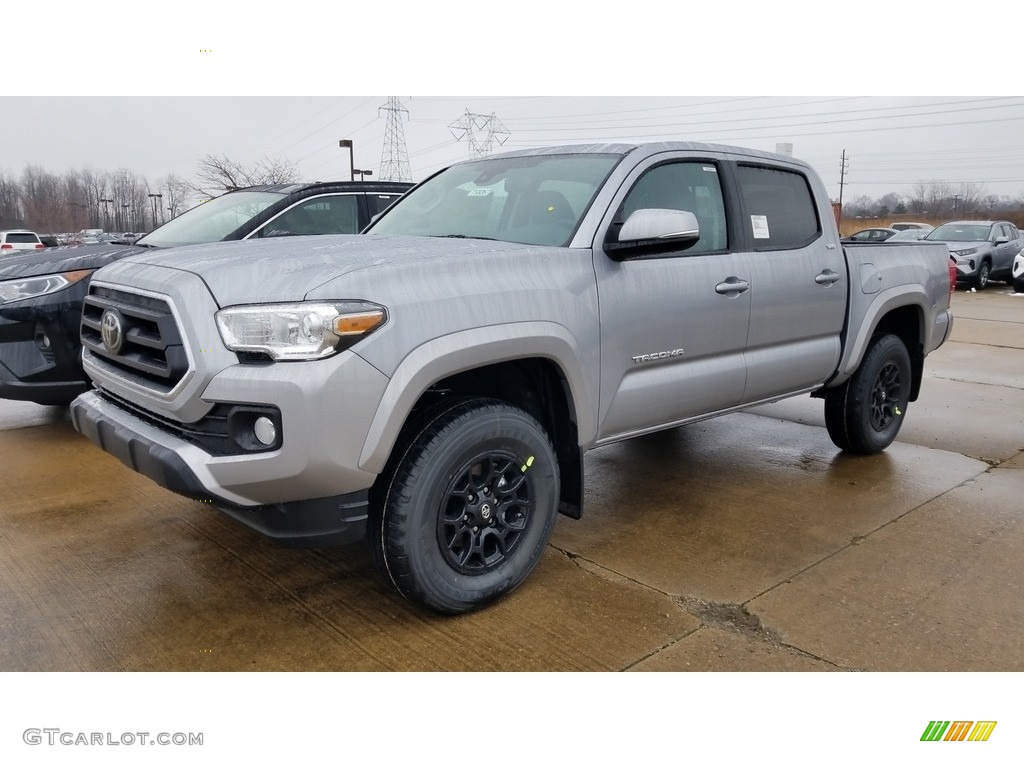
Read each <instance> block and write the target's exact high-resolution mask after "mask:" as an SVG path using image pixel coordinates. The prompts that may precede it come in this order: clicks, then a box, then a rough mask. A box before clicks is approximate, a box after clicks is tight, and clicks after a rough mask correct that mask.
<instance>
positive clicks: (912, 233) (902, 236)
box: [886, 229, 931, 243]
mask: <svg viewBox="0 0 1024 768" xmlns="http://www.w3.org/2000/svg"><path fill="white" fill-rule="evenodd" d="M929 232H931V230H930V229H901V230H899V231H898V232H897V233H896V234H895V235H893V236H892V237H890V238H889V239H888V240H886V242H887V243H912V242H914V241H915V240H924V238H925V237H927V236H928V233H929Z"/></svg>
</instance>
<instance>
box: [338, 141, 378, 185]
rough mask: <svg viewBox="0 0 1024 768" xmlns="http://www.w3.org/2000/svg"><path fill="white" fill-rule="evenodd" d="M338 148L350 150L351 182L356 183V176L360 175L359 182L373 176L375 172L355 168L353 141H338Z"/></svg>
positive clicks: (349, 172) (349, 168) (349, 173)
mask: <svg viewBox="0 0 1024 768" xmlns="http://www.w3.org/2000/svg"><path fill="white" fill-rule="evenodd" d="M338 146H340V147H341V148H342V150H348V178H349V180H350V181H355V174H356V173H357V174H359V181H362V180H364V177H365V176H372V175H373V171H360V170H359V169H358V168H356V167H355V147H354V146H353V145H352V139H350V138H343V139H340V140H339V141H338Z"/></svg>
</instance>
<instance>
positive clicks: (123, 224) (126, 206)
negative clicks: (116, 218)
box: [118, 203, 132, 232]
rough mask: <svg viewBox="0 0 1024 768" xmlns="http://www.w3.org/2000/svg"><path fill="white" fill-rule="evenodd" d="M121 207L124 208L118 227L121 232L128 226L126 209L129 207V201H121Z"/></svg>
mask: <svg viewBox="0 0 1024 768" xmlns="http://www.w3.org/2000/svg"><path fill="white" fill-rule="evenodd" d="M121 207H122V208H124V219H123V220H122V221H121V226H120V227H118V229H120V230H121V231H122V232H124V231H125V230H126V229H127V228H128V209H129V208H131V207H132V206H131V203H121Z"/></svg>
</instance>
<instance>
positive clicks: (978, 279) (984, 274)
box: [974, 261, 992, 291]
mask: <svg viewBox="0 0 1024 768" xmlns="http://www.w3.org/2000/svg"><path fill="white" fill-rule="evenodd" d="M991 271H992V267H991V266H990V265H989V263H988V262H987V261H983V262H981V265H980V266H979V267H978V274H976V275H975V276H974V287H975V288H977V289H978V290H979V291H983V290H985V288H986V287H987V286H988V278H989V274H990V273H991Z"/></svg>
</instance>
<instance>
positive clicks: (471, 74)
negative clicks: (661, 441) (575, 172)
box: [0, 0, 1024, 201]
mask: <svg viewBox="0 0 1024 768" xmlns="http://www.w3.org/2000/svg"><path fill="white" fill-rule="evenodd" d="M987 1H988V0H982V2H981V3H980V4H977V5H973V6H972V8H973V9H974V11H976V12H977V11H984V10H985V6H986V4H987ZM207 5H209V4H203V3H198V2H196V1H195V0H181V1H180V2H179V3H177V4H176V5H175V6H174V11H173V12H169V11H168V12H166V13H162V15H161V17H160V18H158V19H157V18H154V19H150V20H141V21H138V22H136V21H134V19H136V18H137V17H138V13H139V10H138V7H137V5H135V4H133V3H126V2H119V0H98V2H94V3H91V4H89V5H88V8H86V7H84V6H75V7H74V8H70V7H69V8H68V9H67V10H66V12H62V14H61V20H62V23H60V24H58V25H57V26H58V27H59V28H55V27H54V21H53V19H48V18H44V16H43V11H42V10H39V11H37V10H33V9H31V8H29V9H20V8H19V9H15V10H14V11H13V14H14V16H15V21H16V22H17V21H20V22H23V24H22V26H21V27H20V28H26V27H27V26H32V25H35V26H36V27H38V28H39V29H41V30H42V29H45V30H47V34H46V36H45V39H46V40H47V41H48V42H47V43H46V44H45V46H44V47H45V49H46V50H45V53H44V54H41V53H40V50H39V48H40V45H42V40H43V39H44V38H42V37H41V38H34V39H33V40H32V42H31V45H29V44H28V43H27V42H25V41H24V40H23V42H22V43H18V42H15V48H14V51H13V52H9V51H10V48H6V49H5V53H4V57H3V59H2V63H3V72H4V73H5V76H4V77H3V78H2V79H0V82H2V84H0V172H3V173H7V174H14V175H19V174H20V173H21V171H22V170H23V169H24V167H25V166H26V165H29V164H32V165H38V166H42V167H43V168H45V169H47V170H50V171H53V172H63V171H65V170H68V169H81V168H91V169H93V170H97V171H116V170H119V169H122V168H126V169H129V170H132V171H134V172H135V173H137V174H140V175H143V176H145V177H146V178H147V180H149V181H150V182H151V183H154V184H155V183H157V182H158V181H159V180H160V179H161V178H162V177H164V176H166V175H168V174H171V173H173V174H176V175H178V176H182V177H186V178H187V177H191V176H192V175H193V174H194V173H195V170H196V165H197V163H198V161H199V160H200V159H201V158H202V157H204V156H206V155H225V156H227V157H229V158H231V159H233V160H238V161H240V162H243V163H246V164H249V163H256V162H258V161H259V160H260V159H262V158H264V157H269V158H275V159H283V160H286V161H288V162H291V163H294V164H295V165H296V166H297V167H298V169H299V172H300V176H301V177H302V178H303V179H309V180H314V179H320V180H325V179H342V178H347V177H348V173H349V162H350V161H349V156H348V152H347V150H343V149H340V148H339V147H338V140H339V139H343V138H347V139H351V140H352V141H353V142H354V144H355V165H356V167H358V168H363V169H368V170H371V171H372V172H373V174H374V176H373V178H377V177H378V176H379V174H380V166H381V160H382V150H383V139H384V135H385V127H386V124H387V117H386V115H387V113H386V112H385V111H383V110H382V109H381V108H382V107H384V106H386V104H387V99H388V96H387V95H378V96H366V95H363V96H349V95H342V94H351V93H359V94H366V93H373V92H377V93H381V94H389V93H390V94H392V95H397V96H398V97H399V98H400V100H401V104H402V106H403V108H404V110H406V111H403V112H402V113H401V117H402V126H401V127H402V130H403V132H404V137H405V142H406V147H407V150H408V159H409V167H410V171H411V175H412V177H413V179H414V180H420V179H422V178H423V177H424V176H426V175H428V174H429V173H431V172H433V171H435V170H437V169H438V168H441V167H443V166H445V165H447V164H449V163H451V162H453V161H457V160H460V159H463V158H466V157H468V156H469V151H470V150H469V141H468V139H469V136H467V135H462V138H461V140H459V139H458V138H457V134H460V133H462V132H461V131H459V130H457V129H456V130H453V129H452V127H451V126H452V125H453V124H457V123H460V122H464V121H466V120H467V119H468V117H467V113H470V114H472V115H477V116H481V117H479V118H477V119H476V126H477V127H476V128H475V129H474V130H475V137H476V139H477V140H480V141H483V140H486V138H487V136H488V125H487V124H485V123H484V118H492V120H493V122H492V123H491V125H493V126H494V127H495V128H498V129H499V130H500V131H501V132H500V133H498V134H496V135H495V136H494V139H493V146H494V148H495V150H499V149H501V148H508V149H511V148H518V147H527V146H537V145H550V144H561V143H578V142H590V141H661V140H672V139H684V140H694V141H711V142H717V143H726V144H735V145H739V146H745V147H752V148H756V149H764V150H770V151H771V150H775V149H776V146H777V145H779V144H782V143H788V144H792V147H793V154H794V155H795V156H796V157H799V158H801V159H804V160H806V161H808V162H809V163H811V164H812V165H813V166H814V167H815V168H816V169H817V170H818V172H819V173H820V174H821V176H822V178H823V180H824V181H825V184H826V186H827V188H828V190H829V193H830V194H831V195H832V196H833V197H838V196H839V192H840V187H839V181H840V173H841V157H842V154H843V152H844V150H845V152H846V156H847V173H846V177H845V180H846V182H847V185H846V186H845V188H844V191H843V197H844V200H846V201H849V200H853V199H855V198H856V197H858V196H860V195H869V196H871V197H879V196H881V195H884V194H886V193H888V192H894V193H896V194H899V195H908V194H910V193H911V192H912V190H913V187H914V185H915V184H916V183H919V182H930V181H942V182H945V183H948V184H950V185H952V186H956V185H959V184H961V183H970V184H974V185H978V186H980V187H981V188H982V189H983V192H984V193H986V194H995V195H1007V196H1010V197H1015V198H1016V197H1024V97H1019V96H1017V97H1015V96H1012V91H1010V89H1011V88H1012V87H1014V86H1015V84H1016V83H1018V82H1019V75H1018V73H1019V70H1020V62H1019V60H1020V54H1019V45H1017V44H1016V42H1014V44H1013V45H1012V46H1005V47H1004V46H996V45H991V46H989V48H988V50H987V51H986V56H985V57H984V58H983V59H979V58H978V57H974V58H971V57H970V56H964V57H963V58H960V57H959V54H957V55H953V54H954V53H956V52H955V51H954V50H953V49H952V48H951V47H950V46H949V45H947V44H946V43H948V42H949V41H948V40H943V39H942V38H941V37H940V36H939V32H940V31H943V30H945V29H946V28H948V23H947V22H944V21H941V20H940V21H936V22H928V21H927V20H926V19H923V18H921V14H920V13H919V12H918V10H915V7H913V6H912V7H910V8H908V9H899V8H891V7H889V6H887V5H885V4H882V3H875V2H873V0H868V1H867V2H863V3H860V4H858V6H857V8H856V9H851V10H850V11H849V12H845V11H842V12H840V11H834V12H833V11H823V10H822V9H821V4H820V3H813V2H803V1H802V0H786V1H785V2H776V3H772V4H764V3H749V4H748V3H744V2H739V3H734V4H730V5H727V6H725V5H720V6H718V7H717V8H714V9H706V8H705V9H686V10H685V12H682V11H678V10H676V11H674V12H673V11H670V12H666V11H664V10H663V7H665V6H664V5H663V4H658V3H654V2H648V0H639V1H638V2H634V3H631V4H629V6H627V7H622V8H618V9H617V10H616V12H615V13H612V14H606V13H600V12H598V11H597V6H593V5H586V6H584V5H583V4H573V3H569V4H567V5H564V6H559V7H556V8H552V7H550V3H542V2H536V1H535V0H520V1H519V2H518V3H517V4H516V5H515V6H514V9H515V10H516V13H515V14H511V15H510V14H509V10H510V8H511V7H510V6H504V7H503V8H502V10H501V11H500V14H499V12H498V10H497V9H496V8H491V7H483V6H481V4H479V3H469V2H435V3H431V4H429V9H430V10H429V11H428V9H427V8H426V7H425V6H426V5H427V4H415V5H408V6H406V5H405V4H404V3H396V4H393V5H390V4H389V5H387V6H386V7H387V8H389V9H391V10H392V11H393V13H390V14H388V17H387V18H384V17H382V15H381V14H380V13H379V12H377V13H376V15H375V14H374V11H373V10H372V9H371V10H353V9H350V8H347V7H345V6H343V5H338V4H328V3H315V2H314V3H307V4H304V5H303V6H302V7H301V9H291V7H290V6H281V7H280V8H278V12H277V13H276V14H269V15H268V14H260V13H256V12H252V13H244V14H243V13H242V11H241V10H240V9H241V8H242V7H243V6H240V5H238V4H226V5H225V7H224V9H222V10H218V9H211V8H207V7H206V6H207ZM767 5H770V8H768V7H766V6H767ZM380 7H381V8H384V7H385V6H380ZM576 7H579V8H587V9H591V12H590V13H589V14H588V15H581V14H579V13H578V12H576V11H574V10H573V9H574V8H576ZM992 7H993V8H996V5H995V4H994V3H993V4H992ZM164 8H165V9H167V8H169V6H164ZM374 8H376V6H374ZM291 10H294V12H289V11H291ZM8 12H9V11H5V14H7V13H8ZM993 12H995V11H993ZM1006 12H1007V13H1010V14H1016V16H1017V17H1018V18H1019V17H1020V16H1021V12H1020V11H1019V10H1017V9H1016V8H1013V9H1010V10H1008V11H1006ZM47 13H49V12H47ZM833 13H834V15H829V14H833ZM999 13H1000V14H1002V13H1004V10H1003V8H1002V7H999ZM495 14H499V15H495ZM271 16H272V17H273V22H272V23H270V21H269V19H270V17H271ZM883 19H884V23H881V24H880V22H881V21H882V20H883ZM100 20H102V23H101V21H100ZM13 26H14V25H11V26H9V27H8V28H13ZM879 26H882V27H886V28H889V27H891V28H893V29H900V30H907V29H910V28H913V29H914V30H916V31H915V32H914V33H912V34H908V33H907V32H906V31H903V32H900V33H899V34H896V33H892V34H889V33H888V32H887V33H886V34H884V35H883V34H880V33H879ZM1014 26H1016V28H1017V29H1018V30H1020V29H1022V28H1024V25H1021V24H1017V25H1013V24H1009V25H1007V29H1013V28H1014ZM83 30H93V31H90V32H88V33H85V32H83ZM949 34H950V33H949V32H945V35H946V36H947V37H948V36H949ZM995 34H996V35H997V37H998V35H1000V34H1003V33H1002V32H996V33H995ZM1006 34H1009V33H1006ZM1012 38H1013V40H1014V41H1016V40H1017V38H1019V34H1018V33H1016V32H1014V33H1013V35H1012ZM19 45H22V46H24V48H25V50H19V48H18V46H19ZM1011 83H1013V84H1014V85H1010V84H1011ZM403 92H404V93H405V94H406V95H401V94H402V93H403ZM410 93H411V94H419V95H412V96H410V95H408V94H410ZM457 93H470V94H472V93H477V94H487V93H492V94H493V93H497V94H504V95H499V96H486V95H476V96H474V95H468V96H458V95H452V94H457ZM864 93H873V94H880V93H883V94H884V93H888V94H895V93H899V94H914V93H916V94H926V95H921V96H913V97H911V96H904V95H898V96H897V95H889V96H863V95H859V94H864ZM74 94H89V95H88V96H81V95H74ZM202 94H232V95H231V96H220V95H217V96H213V95H208V96H203V95H202ZM437 94H443V95H437ZM560 94H576V95H565V96H563V95H560ZM604 94H613V95H604ZM625 94H636V95H632V96H627V95H625ZM663 94H696V95H686V96H679V95H663ZM761 94H772V95H761ZM11 116H14V117H13V119H12V117H11ZM506 132H507V133H506ZM499 141H501V142H502V143H501V144H499Z"/></svg>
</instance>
